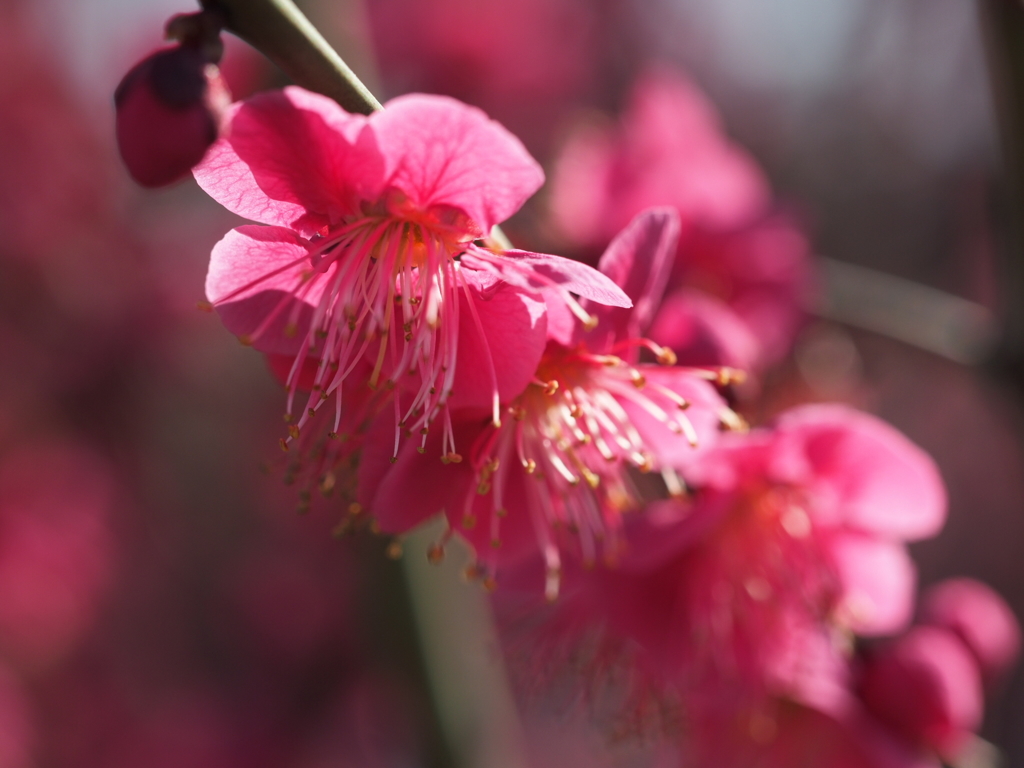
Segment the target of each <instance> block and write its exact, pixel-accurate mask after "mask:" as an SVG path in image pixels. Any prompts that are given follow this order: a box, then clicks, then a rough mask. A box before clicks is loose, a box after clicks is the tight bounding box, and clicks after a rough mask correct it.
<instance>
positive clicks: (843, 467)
mask: <svg viewBox="0 0 1024 768" xmlns="http://www.w3.org/2000/svg"><path fill="white" fill-rule="evenodd" d="M777 434H778V440H777V443H776V448H777V450H776V454H775V459H774V464H775V466H774V471H775V472H776V473H781V474H782V475H783V479H787V477H786V476H792V475H793V473H794V472H795V473H797V474H804V473H811V475H813V477H810V476H807V475H805V476H804V478H803V482H806V483H808V484H810V485H811V487H812V488H813V489H814V490H815V491H816V492H817V494H818V495H819V496H820V497H821V499H822V500H826V499H830V500H831V501H832V503H833V504H834V509H833V510H832V514H833V515H834V516H835V520H834V521H829V522H834V523H838V522H840V521H842V522H843V523H844V524H845V525H847V526H850V527H853V528H858V529H860V530H864V531H873V532H875V533H880V534H884V535H887V536H891V537H895V538H900V539H919V538H924V537H927V536H932V535H934V534H935V533H937V532H938V531H939V529H940V528H941V527H942V525H943V523H944V522H945V518H946V491H945V488H944V487H943V484H942V479H941V477H940V476H939V471H938V468H937V467H936V466H935V462H934V461H933V460H932V458H931V457H930V456H929V455H928V454H927V453H925V452H924V451H923V450H921V449H920V448H918V447H917V446H916V445H914V444H913V443H911V442H910V441H909V440H908V439H907V438H906V437H904V436H903V435H902V434H901V433H900V432H898V431H897V430H895V429H893V428H892V427H891V426H889V425H888V424H886V423H885V422H883V421H881V420H880V419H877V418H875V417H874V416H871V415H869V414H866V413H861V412H860V411H856V410H853V409H852V408H846V407H844V406H839V405H810V406H804V407H801V408H794V409H792V410H790V411H788V412H787V413H785V414H783V415H782V416H781V417H780V418H779V420H778V422H777ZM788 479H794V478H791V477H790V478H788ZM822 514H823V515H828V514H829V513H828V511H827V510H825V509H824V508H823V509H822ZM822 522H825V520H824V519H823V520H822Z"/></svg>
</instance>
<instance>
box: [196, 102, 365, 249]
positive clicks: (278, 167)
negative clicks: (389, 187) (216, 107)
mask: <svg viewBox="0 0 1024 768" xmlns="http://www.w3.org/2000/svg"><path fill="white" fill-rule="evenodd" d="M230 116H231V118H230V126H229V133H228V135H227V136H226V137H225V138H224V139H221V140H220V141H219V142H217V143H216V144H214V146H213V147H212V148H211V149H210V151H209V152H208V153H207V155H206V158H205V159H204V160H203V162H202V163H200V165H198V166H197V167H196V168H195V169H194V174H195V177H196V181H197V182H198V183H199V186H200V187H202V188H203V189H204V190H206V192H207V193H208V194H209V195H210V196H211V197H212V198H213V199H214V200H216V201H217V202H219V203H220V204H221V205H223V206H224V207H225V208H227V209H228V210H230V211H233V212H234V213H237V214H238V215H239V216H244V217H245V218H247V219H252V220H253V221H258V222H262V223H264V224H276V225H279V226H285V227H290V228H292V229H295V230H296V231H298V232H301V233H302V234H305V235H312V234H313V233H314V232H316V231H317V230H318V229H320V228H321V227H323V226H325V225H328V224H333V223H335V222H337V221H338V220H339V219H340V218H341V217H342V216H343V215H345V214H347V213H349V212H351V211H353V210H356V205H357V196H358V195H357V193H358V194H371V195H372V196H375V193H377V192H379V189H380V183H381V174H382V170H383V164H382V161H381V159H380V157H379V154H378V153H377V152H376V150H375V148H374V147H373V146H372V142H371V143H368V142H366V141H365V140H364V141H363V142H357V138H358V137H359V134H360V131H361V130H362V128H363V127H364V126H365V125H366V118H365V117H364V116H362V115H350V114H348V113H347V112H345V111H344V110H343V109H342V108H341V107H339V106H338V105H337V104H336V103H335V102H334V101H332V100H331V99H328V98H326V97H325V96H320V95H318V94H315V93H310V92H309V91H305V90H303V89H301V88H297V87H294V86H293V87H289V88H285V89H284V90H283V91H271V92H267V93H261V94H258V95H256V96H254V97H252V98H251V99H247V100H246V101H243V102H240V103H238V104H236V105H233V107H232V110H231V112H230ZM357 144H358V146H357Z"/></svg>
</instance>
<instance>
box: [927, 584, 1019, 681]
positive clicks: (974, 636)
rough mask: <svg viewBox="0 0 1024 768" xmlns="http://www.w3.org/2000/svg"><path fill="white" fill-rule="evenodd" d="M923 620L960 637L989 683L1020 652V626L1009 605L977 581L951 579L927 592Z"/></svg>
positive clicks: (1007, 667) (1014, 659)
mask: <svg viewBox="0 0 1024 768" xmlns="http://www.w3.org/2000/svg"><path fill="white" fill-rule="evenodd" d="M921 621H922V623H924V624H930V625H932V626H935V627H942V628H944V629H948V630H949V631H950V632H952V633H953V634H955V635H956V636H957V637H959V638H960V640H961V641H963V643H964V645H966V646H967V648H968V649H969V650H970V651H971V653H972V654H974V658H975V661H977V662H978V666H979V668H980V669H981V672H982V675H983V676H984V678H985V680H986V681H987V682H989V683H991V682H993V681H994V680H996V679H997V678H998V677H999V676H1000V675H1002V674H1004V673H1005V672H1006V671H1007V670H1008V669H1009V668H1010V667H1011V666H1013V663H1014V661H1016V659H1017V656H1018V655H1019V653H1020V646H1021V631H1020V625H1019V624H1018V623H1017V619H1016V617H1015V616H1014V615H1013V611H1012V610H1011V609H1010V606H1008V605H1007V604H1006V602H1005V601H1004V600H1003V599H1002V598H1001V597H1000V596H999V595H998V594H996V593H995V591H993V590H992V588H991V587H988V586H986V585H984V584H982V583H981V582H978V581H975V580H974V579H948V580H947V581H944V582H942V583H941V584H936V585H935V586H934V587H932V588H931V589H930V590H928V592H927V593H926V594H925V595H924V597H923V598H922V600H921Z"/></svg>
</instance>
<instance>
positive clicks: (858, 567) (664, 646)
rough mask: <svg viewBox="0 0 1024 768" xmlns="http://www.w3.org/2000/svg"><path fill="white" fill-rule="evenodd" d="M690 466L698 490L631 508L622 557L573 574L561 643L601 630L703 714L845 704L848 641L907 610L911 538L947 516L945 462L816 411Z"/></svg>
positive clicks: (555, 620) (789, 417)
mask: <svg viewBox="0 0 1024 768" xmlns="http://www.w3.org/2000/svg"><path fill="white" fill-rule="evenodd" d="M682 474H683V475H684V477H685V478H686V480H687V482H688V483H689V484H690V486H691V488H692V489H693V493H692V495H691V496H690V497H688V498H683V499H678V500H673V499H670V500H665V501H660V502H654V503H652V504H650V505H649V506H648V508H647V509H646V511H645V512H644V513H643V515H642V516H639V517H637V518H634V519H633V520H632V522H631V524H629V525H628V526H627V527H626V541H627V545H628V546H627V548H626V550H625V552H623V553H622V554H621V555H620V557H619V562H618V567H617V568H614V569H595V570H593V571H591V572H589V573H587V572H581V573H579V574H578V575H574V577H573V580H572V583H573V584H574V585H575V586H574V587H573V588H569V589H567V590H566V594H565V596H564V597H565V599H564V600H563V601H562V602H561V603H560V604H559V605H558V606H557V610H556V611H555V612H554V615H553V616H552V620H551V623H550V625H549V627H548V629H547V630H545V632H546V633H547V634H548V636H549V637H550V639H552V640H553V641H554V643H553V644H554V645H556V646H557V645H558V644H562V643H565V642H569V643H571V642H573V638H574V637H575V638H579V637H580V636H581V635H582V636H589V635H591V634H592V633H594V632H595V628H600V631H601V632H603V633H604V636H605V638H606V642H607V643H609V644H610V645H611V646H625V647H628V648H631V649H632V650H631V652H630V653H631V655H632V658H634V659H635V661H633V662H631V666H634V667H636V668H637V669H638V671H639V672H640V677H641V678H646V679H649V680H652V681H654V685H655V687H661V688H664V687H668V688H669V689H674V690H677V691H680V692H681V694H682V696H683V697H684V700H685V701H686V702H687V706H690V707H694V708H695V709H696V710H698V711H702V712H715V711H718V710H721V711H722V712H724V713H727V712H731V711H738V709H737V708H749V707H754V708H755V710H756V708H757V707H758V706H760V705H759V703H758V702H763V701H765V700H769V699H772V698H777V697H784V698H788V699H791V700H794V701H798V702H801V703H802V704H804V705H806V706H811V707H814V708H815V709H818V710H819V711H822V712H826V713H832V714H836V713H838V712H841V711H842V709H843V708H844V707H845V706H847V703H848V701H849V700H850V698H851V694H850V693H849V691H848V688H849V672H848V657H849V650H848V648H849V636H850V635H851V634H859V635H868V636H870V635H878V634H889V633H893V632H896V631H898V630H900V629H902V628H903V627H904V626H905V625H906V624H907V622H908V621H909V619H910V616H911V609H912V605H913V590H914V568H913V564H912V563H911V561H910V559H909V556H908V555H907V552H906V549H905V546H904V542H905V541H907V540H912V539H917V538H921V537H924V536H929V535H932V534H934V533H935V532H936V531H937V530H938V528H939V527H940V526H941V524H942V522H943V518H944V515H945V494H944V491H943V487H942V484H941V481H940V479H939V476H938V472H937V470H936V468H935V465H934V463H933V462H932V461H931V459H930V458H929V457H928V456H927V454H925V453H924V452H923V451H921V449H920V448H917V447H916V446H914V445H913V444H911V443H910V442H909V441H908V440H907V439H906V438H905V437H903V436H902V435H901V434H899V433H898V432H897V431H896V430H894V429H892V428H891V427H889V426H888V425H886V424H884V423H883V422H881V421H879V420H878V419H875V418H874V417H871V416H869V415H867V414H863V413H859V412H856V411H853V410H851V409H849V408H846V407H843V406H805V407H802V408H797V409H794V410H791V411H789V412H787V413H784V414H783V415H782V416H781V417H780V418H779V419H778V421H777V423H776V424H775V426H774V428H772V429H770V430H769V429H760V430H755V431H753V432H751V433H750V434H747V435H742V434H729V435H724V436H722V438H721V439H720V440H719V441H718V443H717V444H716V445H713V446H711V448H710V449H709V450H707V451H704V452H700V453H697V454H696V455H695V456H694V457H693V459H692V460H691V461H690V462H689V466H687V467H685V468H684V471H683V472H682ZM532 567H533V569H534V571H537V570H538V568H537V566H532ZM524 568H525V566H524ZM566 582H567V583H569V578H568V577H567V578H566ZM723 716H724V715H723Z"/></svg>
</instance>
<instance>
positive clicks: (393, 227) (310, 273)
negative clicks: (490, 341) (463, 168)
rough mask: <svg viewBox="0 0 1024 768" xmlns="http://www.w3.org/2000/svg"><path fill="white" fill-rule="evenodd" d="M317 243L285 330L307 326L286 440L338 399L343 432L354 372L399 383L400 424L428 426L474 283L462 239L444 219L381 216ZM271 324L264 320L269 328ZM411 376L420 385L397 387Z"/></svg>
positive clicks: (375, 382) (380, 382) (389, 384)
mask: <svg viewBox="0 0 1024 768" xmlns="http://www.w3.org/2000/svg"><path fill="white" fill-rule="evenodd" d="M312 244H313V251H312V252H311V253H310V256H309V260H308V264H307V265H306V267H305V268H304V269H303V270H302V271H301V272H299V274H298V276H297V284H296V286H295V289H294V293H293V297H294V298H295V299H299V301H294V300H293V301H290V307H291V309H290V312H291V314H290V316H289V317H288V322H287V324H286V330H285V332H286V333H291V334H296V333H299V332H300V330H299V329H300V328H301V329H303V331H302V332H304V334H305V336H304V338H303V340H302V341H303V343H302V345H301V348H300V351H299V353H298V354H297V355H296V357H295V360H294V362H293V365H292V368H291V371H290V372H289V374H288V377H287V385H288V390H289V392H288V405H287V416H286V418H288V419H290V420H291V421H292V422H293V423H292V425H291V426H290V427H289V433H290V437H289V439H288V440H286V441H285V443H286V447H287V443H288V442H290V440H293V439H295V438H296V437H297V436H298V434H299V431H300V430H301V429H302V428H303V427H304V426H305V425H306V423H307V422H308V421H309V419H310V418H312V416H313V415H314V413H315V412H316V411H317V410H318V409H319V408H320V407H321V405H322V404H323V403H324V402H325V401H326V400H328V399H331V398H332V397H333V399H334V400H335V425H334V430H333V431H334V432H337V431H338V427H339V424H340V421H341V412H342V398H343V387H342V385H343V383H345V382H346V381H347V380H348V379H350V377H358V379H359V383H360V384H363V383H365V384H366V385H368V386H369V387H370V388H371V389H374V390H377V389H393V388H394V389H395V390H396V391H395V396H394V407H395V409H396V422H397V423H398V424H399V425H400V427H401V428H402V429H405V430H406V431H410V430H418V429H422V428H425V427H426V425H427V424H429V423H430V421H432V420H433V419H434V418H435V417H436V416H437V414H438V412H439V410H440V408H441V406H442V405H443V403H444V401H445V399H446V398H447V396H448V395H449V394H450V391H451V386H452V379H453V374H454V368H455V357H456V351H457V341H458V328H459V320H460V318H459V300H458V293H459V291H460V290H468V288H467V286H466V283H465V280H463V279H462V277H461V274H460V266H459V264H458V261H457V259H456V257H457V256H458V255H459V253H460V252H461V250H462V247H463V244H462V243H461V242H460V240H459V239H458V237H457V236H456V234H455V233H454V232H452V231H448V230H446V228H445V227H443V226H436V227H435V226H431V223H430V222H428V221H423V220H415V219H396V218H394V217H389V216H380V215H377V216H367V217H364V218H361V219H357V220H355V221H351V222H348V223H346V224H345V225H343V226H342V227H340V228H338V229H337V230H335V231H333V232H326V233H323V234H322V235H319V236H318V237H315V238H314V239H313V241H312ZM290 298H291V297H290ZM310 307H312V309H311V310H310ZM284 310H285V307H280V308H279V311H284ZM304 312H306V313H308V319H307V317H303V316H302V314H303V313H304ZM275 314H276V313H275ZM268 326H269V322H268V321H264V323H263V328H262V329H265V328H266V327H268ZM310 365H313V366H315V373H314V374H313V377H312V387H311V389H312V391H311V393H310V395H309V398H308V400H307V402H306V404H305V407H304V408H302V409H301V411H300V412H299V413H298V415H297V416H298V418H297V420H296V419H295V416H294V408H295V400H296V394H297V392H298V389H299V378H300V374H301V373H302V371H303V368H304V366H305V367H307V368H308V367H309V366H310ZM406 376H411V377H414V378H413V380H412V381H413V386H412V387H409V388H406V387H402V388H397V387H396V383H397V382H398V381H399V380H401V379H402V378H403V377H406ZM396 444H397V435H396Z"/></svg>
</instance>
